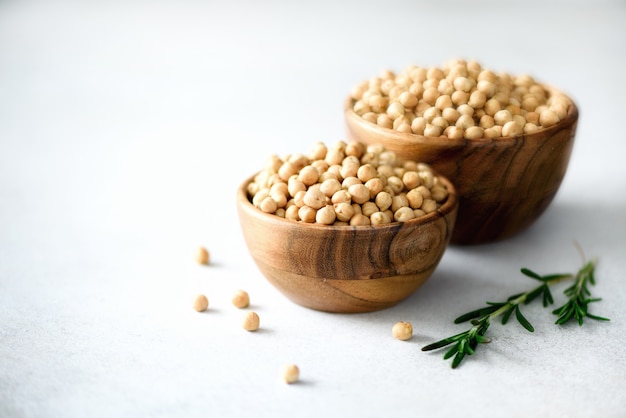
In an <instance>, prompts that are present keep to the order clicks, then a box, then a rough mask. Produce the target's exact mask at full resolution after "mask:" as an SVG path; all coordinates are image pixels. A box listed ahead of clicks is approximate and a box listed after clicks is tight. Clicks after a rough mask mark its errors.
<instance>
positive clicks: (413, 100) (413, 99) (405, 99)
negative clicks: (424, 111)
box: [399, 91, 418, 109]
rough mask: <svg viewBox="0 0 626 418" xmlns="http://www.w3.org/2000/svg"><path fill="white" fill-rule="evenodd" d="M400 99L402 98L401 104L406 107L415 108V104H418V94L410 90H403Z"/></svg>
mask: <svg viewBox="0 0 626 418" xmlns="http://www.w3.org/2000/svg"><path fill="white" fill-rule="evenodd" d="M399 100H400V104H401V105H402V106H404V108H405V109H406V108H409V109H410V108H414V107H415V106H417V102H418V99H417V96H416V95H415V94H413V93H411V92H410V91H405V92H403V93H402V94H401V95H400V97H399Z"/></svg>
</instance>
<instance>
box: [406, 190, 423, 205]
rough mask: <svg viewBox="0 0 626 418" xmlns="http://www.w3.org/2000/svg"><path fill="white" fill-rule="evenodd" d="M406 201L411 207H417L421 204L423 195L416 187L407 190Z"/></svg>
mask: <svg viewBox="0 0 626 418" xmlns="http://www.w3.org/2000/svg"><path fill="white" fill-rule="evenodd" d="M406 198H407V201H408V203H409V206H410V207H411V208H412V209H419V208H420V207H421V206H422V202H423V201H424V197H423V196H422V194H421V193H420V192H419V190H417V189H412V190H409V192H408V193H407V194H406Z"/></svg>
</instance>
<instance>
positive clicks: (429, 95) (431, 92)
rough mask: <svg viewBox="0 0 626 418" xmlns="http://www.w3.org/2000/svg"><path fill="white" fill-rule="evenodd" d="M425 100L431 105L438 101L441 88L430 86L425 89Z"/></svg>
mask: <svg viewBox="0 0 626 418" xmlns="http://www.w3.org/2000/svg"><path fill="white" fill-rule="evenodd" d="M422 97H423V99H424V101H425V102H426V103H428V104H429V105H431V106H433V105H434V104H435V103H436V102H437V98H438V97H439V90H437V88H436V87H428V88H427V89H426V90H424V94H423V95H422Z"/></svg>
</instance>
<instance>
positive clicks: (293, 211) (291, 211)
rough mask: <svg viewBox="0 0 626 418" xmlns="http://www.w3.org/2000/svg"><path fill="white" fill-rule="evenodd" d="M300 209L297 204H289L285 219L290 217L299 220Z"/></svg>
mask: <svg viewBox="0 0 626 418" xmlns="http://www.w3.org/2000/svg"><path fill="white" fill-rule="evenodd" d="M299 210H300V208H299V207H298V206H296V205H295V204H294V205H293V206H289V207H288V208H287V209H286V210H285V219H289V220H292V221H299V220H300V215H299Z"/></svg>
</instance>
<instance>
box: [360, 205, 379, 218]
mask: <svg viewBox="0 0 626 418" xmlns="http://www.w3.org/2000/svg"><path fill="white" fill-rule="evenodd" d="M378 211H379V209H378V206H377V205H376V203H374V202H365V203H363V204H362V205H361V213H362V214H363V215H365V216H368V217H370V216H372V214H373V213H375V212H378Z"/></svg>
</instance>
